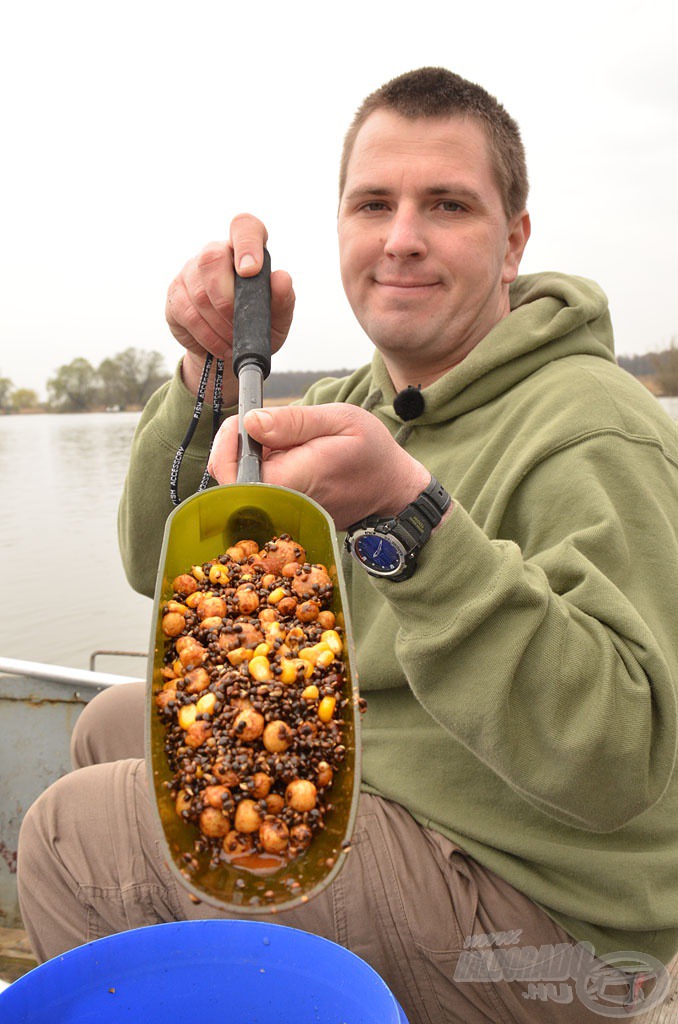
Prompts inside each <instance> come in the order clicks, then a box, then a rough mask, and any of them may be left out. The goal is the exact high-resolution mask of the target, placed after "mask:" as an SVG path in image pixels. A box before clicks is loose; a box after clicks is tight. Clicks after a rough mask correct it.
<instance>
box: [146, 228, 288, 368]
mask: <svg viewBox="0 0 678 1024" xmlns="http://www.w3.org/2000/svg"><path fill="white" fill-rule="evenodd" d="M267 239H268V232H267V231H266V228H265V226H264V225H263V224H262V222H261V221H260V220H258V219H257V218H256V217H253V216H252V215H251V214H247V213H243V214H239V215H238V216H237V217H234V218H233V221H232V222H231V235H230V239H229V241H227V242H210V243H209V245H206V246H205V248H204V249H202V251H201V252H200V253H198V255H197V256H195V257H194V258H193V259H191V260H189V261H188V262H187V263H186V265H185V266H184V267H183V269H182V270H181V272H180V273H179V274H178V275H177V277H176V278H175V279H174V281H173V282H172V284H171V285H170V287H169V291H168V293H167V304H166V308H165V315H166V317H167V322H168V324H169V327H170V330H171V331H172V334H173V335H174V337H175V338H176V339H177V341H178V342H179V343H180V344H181V345H183V346H184V348H186V349H187V350H188V352H189V353H192V354H193V355H194V356H196V357H198V358H204V354H205V352H211V353H212V354H213V355H216V356H218V357H219V358H222V359H227V360H229V359H230V353H231V349H232V340H233V304H234V287H235V284H234V283H235V273H234V262H235V265H236V266H237V267H238V268H239V271H238V272H239V273H240V272H241V271H242V276H244V277H251V276H252V275H254V274H257V273H258V272H259V271H260V270H261V267H262V265H263V253H264V245H265V243H266V241H267ZM294 303H295V295H294V289H293V287H292V279H291V277H290V275H289V274H288V273H286V271H284V270H276V271H274V272H273V273H272V274H271V348H272V351H273V352H277V351H278V349H279V348H280V347H281V345H282V344H283V342H284V341H285V338H286V337H287V334H288V332H289V329H290V325H291V323H292V316H293V314H294Z"/></svg>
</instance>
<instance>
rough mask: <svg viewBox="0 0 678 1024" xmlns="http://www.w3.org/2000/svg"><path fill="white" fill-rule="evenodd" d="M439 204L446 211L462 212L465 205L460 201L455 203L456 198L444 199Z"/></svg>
mask: <svg viewBox="0 0 678 1024" xmlns="http://www.w3.org/2000/svg"><path fill="white" fill-rule="evenodd" d="M438 206H439V207H440V209H442V210H444V211H445V213H461V212H462V210H463V209H464V207H463V206H462V205H461V204H460V203H455V201H454V199H443V200H442V201H441V202H440V203H439V204H438Z"/></svg>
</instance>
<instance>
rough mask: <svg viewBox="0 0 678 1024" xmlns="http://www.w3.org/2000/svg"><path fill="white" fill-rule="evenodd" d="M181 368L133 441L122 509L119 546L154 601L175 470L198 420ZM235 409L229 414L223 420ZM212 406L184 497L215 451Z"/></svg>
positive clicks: (189, 456)
mask: <svg viewBox="0 0 678 1024" xmlns="http://www.w3.org/2000/svg"><path fill="white" fill-rule="evenodd" d="M180 367H181V364H179V366H178V367H177V369H176V371H175V374H174V377H173V378H172V380H170V381H168V382H167V383H166V384H163V386H162V387H161V388H159V389H158V391H156V393H155V394H154V395H153V396H152V397H151V399H150V400H149V401H148V403H147V404H146V407H145V409H144V411H143V413H142V415H141V418H140V420H139V423H138V425H137V429H136V431H135V434H134V440H133V442H132V451H131V456H130V465H129V469H128V472H127V478H126V480H125V485H124V488H123V492H122V497H121V499H120V505H119V507H118V542H119V545H120V553H121V555H122V562H123V566H124V569H125V573H126V575H127V579H128V581H129V583H130V585H131V586H132V587H133V588H134V590H137V591H138V592H139V593H140V594H145V595H146V596H147V597H152V596H153V593H154V591H155V579H156V575H157V571H158V561H159V558H160V551H161V548H162V540H163V535H164V529H165V520H166V519H167V517H168V515H169V514H170V512H171V511H172V508H173V506H172V502H171V499H170V470H171V468H172V463H173V461H174V456H175V455H176V453H177V449H178V448H179V445H180V444H181V442H182V440H183V438H184V436H185V434H186V431H187V430H188V426H189V424H190V422H191V418H192V416H193V408H194V405H195V398H194V397H193V395H192V394H191V393H190V391H188V389H187V388H186V387H185V385H184V383H183V381H182V379H181V369H180ZM234 411H237V410H233V409H226V410H224V413H223V416H222V418H224V419H225V418H226V416H228V415H231V414H232V413H233V412H234ZM211 437H212V408H211V406H208V405H207V404H206V405H205V406H204V407H203V411H202V416H201V417H200V421H199V423H198V426H197V428H196V431H195V434H194V435H193V439H192V441H191V444H190V447H189V448H188V450H187V451H186V453H185V455H184V458H183V462H182V464H181V470H180V475H179V481H178V490H179V496H180V497H181V498H187V497H188V496H189V495H190V494H194V493H195V491H196V490H197V489H198V486H199V484H200V480H201V479H202V475H203V472H204V470H205V466H206V465H207V459H208V456H209V451H210V442H211Z"/></svg>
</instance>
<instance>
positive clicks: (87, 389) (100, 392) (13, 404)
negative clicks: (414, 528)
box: [0, 338, 678, 413]
mask: <svg viewBox="0 0 678 1024" xmlns="http://www.w3.org/2000/svg"><path fill="white" fill-rule="evenodd" d="M617 361H618V363H619V365H620V366H621V367H622V368H623V369H624V370H627V371H628V372H629V373H631V374H633V376H634V377H647V378H651V379H652V381H653V384H654V390H656V391H657V392H658V393H659V394H661V395H678V340H677V339H676V338H673V339H672V341H671V343H670V345H669V347H668V348H667V349H665V350H664V351H663V352H651V353H649V354H647V355H640V356H619V357H618V360H617ZM351 372H352V370H350V369H342V370H286V371H284V372H281V373H271V375H270V377H269V378H268V380H267V381H266V385H265V389H264V390H265V394H266V397H267V398H273V399H276V398H280V399H291V398H298V397H299V396H301V395H303V394H304V392H305V391H306V390H307V389H308V388H309V387H310V386H311V385H312V384H314V383H315V382H316V381H317V380H320V379H321V378H322V377H345V376H346V375H347V374H349V373H351ZM168 379H169V373H168V372H167V370H166V369H165V365H164V360H163V357H162V356H161V355H160V353H159V352H147V351H144V350H142V349H137V348H127V349H125V350H124V352H119V353H118V354H117V355H115V356H112V357H111V358H109V359H104V361H103V362H102V363H101V364H100V365H99V366H98V367H94V366H92V364H91V363H90V362H89V361H88V360H87V359H84V358H82V357H78V358H77V359H73V360H72V361H71V362H70V363H67V364H65V365H64V366H60V367H59V368H58V369H57V370H56V372H55V374H54V376H53V377H50V379H49V380H48V381H47V393H48V396H49V397H48V400H47V402H41V401H40V400H39V398H38V396H37V394H36V393H35V391H32V390H31V389H30V388H15V387H14V384H13V383H12V381H11V380H10V379H9V378H8V377H2V376H0V413H20V412H38V411H47V412H91V411H92V410H95V409H120V410H122V409H141V408H143V406H144V405H145V404H146V402H147V401H148V399H149V398H150V397H151V395H152V394H153V392H154V391H155V390H157V388H159V387H160V385H161V384H162V383H164V382H165V381H166V380H168Z"/></svg>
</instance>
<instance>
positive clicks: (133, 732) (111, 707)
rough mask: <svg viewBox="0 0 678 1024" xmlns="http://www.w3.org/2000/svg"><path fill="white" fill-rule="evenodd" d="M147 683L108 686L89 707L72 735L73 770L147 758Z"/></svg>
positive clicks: (79, 719)
mask: <svg viewBox="0 0 678 1024" xmlns="http://www.w3.org/2000/svg"><path fill="white" fill-rule="evenodd" d="M145 694H146V684H145V683H143V682H138V683H121V684H119V685H117V686H109V687H107V688H106V689H105V690H102V691H101V693H98V694H97V696H96V697H94V698H93V699H92V700H91V701H90V702H89V704H86V705H85V707H84V709H83V711H82V712H81V713H80V716H79V717H78V720H77V721H76V723H75V726H74V729H73V734H72V736H71V763H72V765H73V767H74V768H85V767H87V766H88V765H93V764H104V763H106V762H109V761H119V760H124V759H126V758H129V757H134V758H140V757H143V756H144V704H145Z"/></svg>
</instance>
